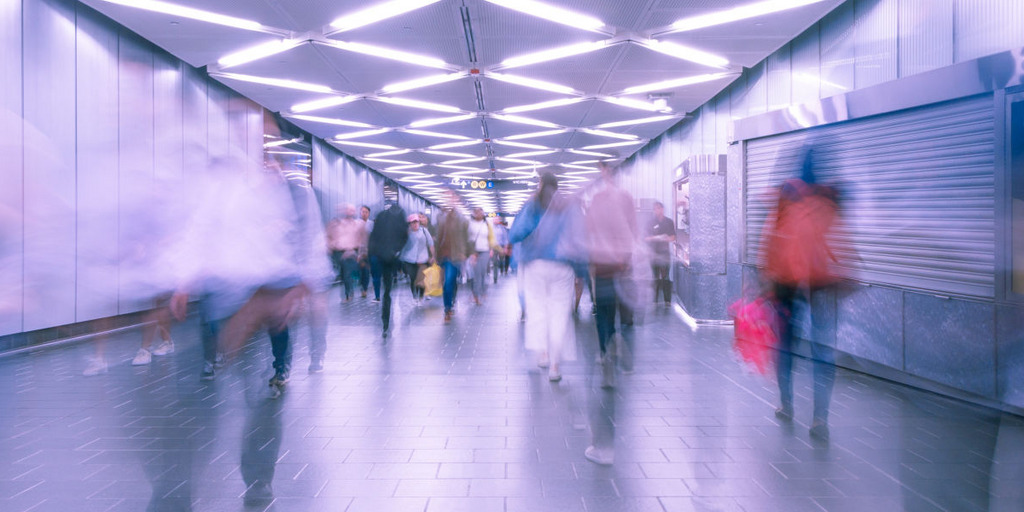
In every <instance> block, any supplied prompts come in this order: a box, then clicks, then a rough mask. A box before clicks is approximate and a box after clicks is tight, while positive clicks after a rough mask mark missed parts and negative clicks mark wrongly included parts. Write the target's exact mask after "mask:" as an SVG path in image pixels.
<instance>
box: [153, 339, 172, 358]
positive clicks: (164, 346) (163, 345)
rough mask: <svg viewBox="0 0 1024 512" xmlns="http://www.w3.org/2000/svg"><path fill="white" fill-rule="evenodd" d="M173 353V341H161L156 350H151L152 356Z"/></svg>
mask: <svg viewBox="0 0 1024 512" xmlns="http://www.w3.org/2000/svg"><path fill="white" fill-rule="evenodd" d="M173 352H174V340H167V341H161V342H160V344H159V345H157V346H156V348H154V349H153V355H154V356H166V355H167V354H171V353H173Z"/></svg>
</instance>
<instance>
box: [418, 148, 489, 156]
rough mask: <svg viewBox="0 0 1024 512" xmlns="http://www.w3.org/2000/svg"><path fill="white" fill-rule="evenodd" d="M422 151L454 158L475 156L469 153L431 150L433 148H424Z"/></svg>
mask: <svg viewBox="0 0 1024 512" xmlns="http://www.w3.org/2000/svg"><path fill="white" fill-rule="evenodd" d="M423 152H424V153H427V154H428V155H438V156H454V157H455V158H475V157H476V155H471V154H469V153H456V152H454V151H437V150H433V149H425V150H423Z"/></svg>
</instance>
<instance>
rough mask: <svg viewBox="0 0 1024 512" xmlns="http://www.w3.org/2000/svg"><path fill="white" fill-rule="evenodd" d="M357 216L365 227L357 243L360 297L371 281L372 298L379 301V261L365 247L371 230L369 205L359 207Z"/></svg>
mask: <svg viewBox="0 0 1024 512" xmlns="http://www.w3.org/2000/svg"><path fill="white" fill-rule="evenodd" d="M359 218H360V219H362V221H363V223H364V226H365V228H364V229H363V239H362V241H361V243H360V244H359V289H360V290H362V294H363V295H362V297H363V298H364V299H365V298H366V294H367V291H369V289H370V283H371V281H372V282H373V300H374V302H380V263H378V262H377V259H376V258H371V257H370V254H369V251H368V249H367V244H368V243H369V240H370V232H371V231H373V219H371V218H370V207H369V206H366V205H363V206H362V207H361V208H359Z"/></svg>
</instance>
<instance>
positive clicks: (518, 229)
mask: <svg viewBox="0 0 1024 512" xmlns="http://www.w3.org/2000/svg"><path fill="white" fill-rule="evenodd" d="M584 229H585V225H584V222H583V210H582V208H581V207H580V205H579V203H578V202H577V200H575V199H573V198H566V197H561V196H556V197H555V198H554V199H552V200H551V204H550V205H549V206H548V208H547V209H546V210H545V209H543V208H542V207H541V206H540V203H538V201H537V198H536V197H534V198H531V199H530V200H529V201H527V202H526V204H525V205H523V209H522V211H520V212H519V215H517V216H516V220H515V222H514V223H513V224H512V228H511V230H510V231H509V234H508V237H509V241H510V242H511V243H513V244H515V243H519V244H521V246H520V249H519V261H520V263H523V264H525V263H528V262H530V261H533V260H549V261H561V262H564V263H569V264H570V265H573V266H574V267H575V266H578V265H585V264H586V262H587V255H586V233H585V232H584Z"/></svg>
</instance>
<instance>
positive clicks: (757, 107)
mask: <svg viewBox="0 0 1024 512" xmlns="http://www.w3.org/2000/svg"><path fill="white" fill-rule="evenodd" d="M766 69H767V65H766V63H765V62H764V61H761V62H760V63H759V64H757V65H756V66H754V67H752V68H750V70H749V71H747V73H748V75H749V76H748V78H747V101H748V103H747V115H751V116H752V115H756V114H763V113H765V112H767V111H768V73H767V71H766Z"/></svg>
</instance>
